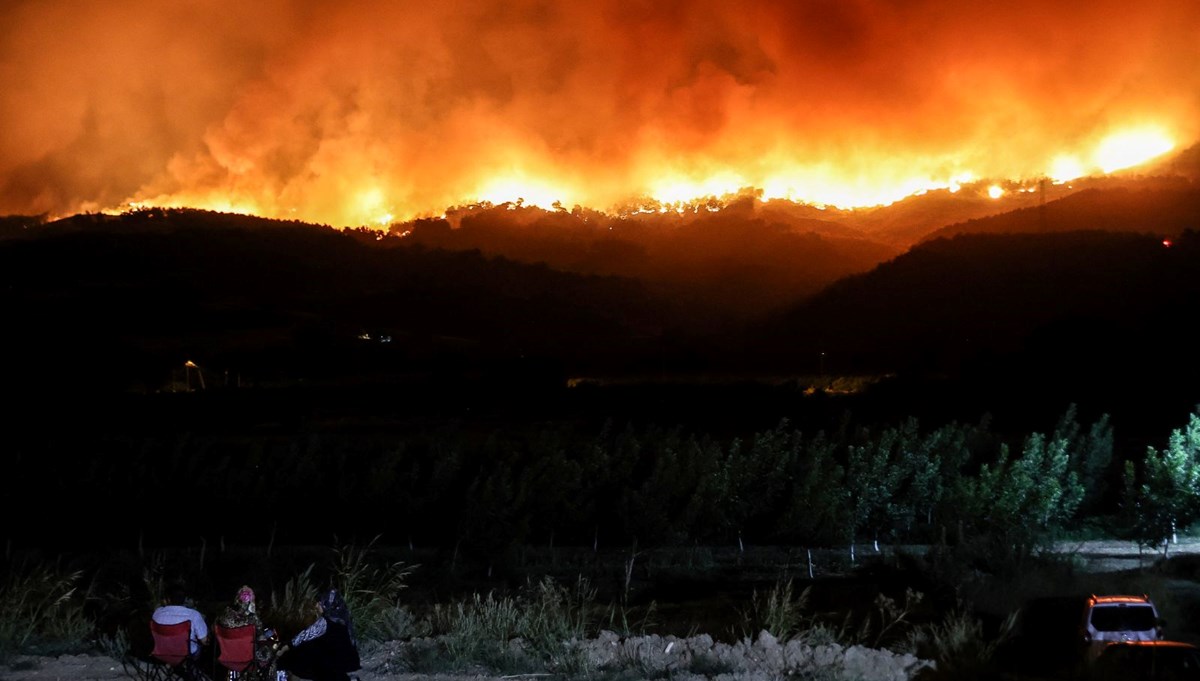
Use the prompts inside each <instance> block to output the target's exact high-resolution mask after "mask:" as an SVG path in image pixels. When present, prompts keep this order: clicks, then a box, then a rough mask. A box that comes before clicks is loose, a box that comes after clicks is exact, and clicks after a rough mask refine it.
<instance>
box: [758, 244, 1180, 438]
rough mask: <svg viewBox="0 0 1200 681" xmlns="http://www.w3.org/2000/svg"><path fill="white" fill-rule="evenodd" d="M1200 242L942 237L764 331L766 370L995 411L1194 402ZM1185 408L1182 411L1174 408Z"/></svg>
mask: <svg viewBox="0 0 1200 681" xmlns="http://www.w3.org/2000/svg"><path fill="white" fill-rule="evenodd" d="M1197 309H1200V235H1198V234H1197V233H1195V232H1185V233H1183V234H1182V235H1180V237H1179V238H1178V239H1177V240H1176V241H1175V242H1174V244H1173V245H1172V246H1170V247H1166V246H1164V245H1163V243H1162V241H1161V239H1160V238H1158V237H1155V236H1150V235H1143V234H1127V233H1113V232H1100V231H1094V232H1074V233H1062V234H1026V235H984V234H980V235H962V236H958V237H954V238H950V239H938V240H935V241H931V242H928V243H926V244H923V245H921V246H918V247H916V248H914V249H913V250H912V251H911V252H909V253H907V254H905V255H903V256H901V257H899V258H896V259H895V260H893V261H890V262H888V263H886V264H884V265H881V266H879V267H878V268H876V269H875V270H873V271H872V272H870V273H867V274H864V275H860V276H855V277H850V278H847V279H845V280H843V281H840V282H838V283H837V284H835V285H833V286H831V287H829V288H828V289H827V290H826V291H824V292H822V293H821V294H820V295H818V296H816V297H815V298H814V299H813V300H811V301H810V302H809V303H808V304H805V305H802V306H800V307H798V308H796V309H795V310H793V311H792V312H791V313H789V314H788V315H785V316H781V317H779V318H777V319H776V320H775V321H774V322H772V323H771V324H768V325H766V326H764V327H761V328H758V329H756V333H755V335H757V336H760V337H762V338H766V339H769V341H767V343H768V344H769V345H770V346H771V350H769V351H766V352H764V353H763V354H762V355H761V358H763V359H764V360H765V361H764V362H763V364H764V365H773V366H775V367H776V368H777V369H778V368H779V367H782V366H786V365H788V364H791V365H792V366H811V364H812V358H813V357H816V356H817V355H818V354H820V353H826V354H825V356H826V357H827V362H828V363H829V365H831V366H833V367H835V369H836V371H840V372H894V373H899V374H901V375H903V376H904V377H906V378H910V379H911V378H915V377H923V378H930V377H937V378H939V379H953V380H955V381H957V382H958V383H956V384H955V385H956V386H957V388H956V389H957V390H963V391H979V392H980V393H981V395H986V399H988V400H990V401H991V402H993V403H995V404H996V405H997V406H999V404H1001V403H1002V402H1011V403H1010V404H1007V406H1008V407H1009V408H1011V409H1013V410H1020V409H1022V408H1028V407H1032V406H1034V404H1035V403H1037V402H1039V401H1043V400H1044V401H1046V402H1049V403H1051V405H1052V406H1049V407H1048V408H1049V409H1051V411H1053V410H1061V408H1062V405H1063V404H1065V403H1066V402H1067V401H1072V400H1074V401H1078V402H1080V403H1081V404H1094V405H1096V406H1097V408H1112V409H1116V408H1118V407H1119V406H1121V407H1124V408H1137V409H1138V410H1139V411H1140V410H1147V411H1148V410H1150V409H1151V407H1150V405H1152V404H1159V403H1160V402H1166V403H1168V404H1171V405H1173V406H1174V409H1176V410H1174V411H1170V414H1169V418H1171V419H1175V420H1178V419H1179V418H1181V417H1182V415H1181V414H1186V413H1187V412H1188V411H1189V410H1190V409H1189V407H1190V405H1189V404H1188V402H1189V401H1193V400H1197V399H1200V394H1197V393H1196V391H1195V390H1194V389H1193V388H1192V386H1194V385H1195V384H1196V379H1197V378H1200V371H1198V370H1197V369H1196V368H1195V367H1194V366H1193V363H1191V362H1189V361H1188V359H1187V358H1188V357H1189V349H1190V347H1191V345H1192V342H1191V333H1190V332H1188V331H1187V330H1186V329H1187V328H1189V325H1188V324H1187V323H1186V320H1187V318H1188V317H1189V316H1190V315H1192V314H1194V312H1195V311H1196V310H1197ZM1179 408H1182V409H1183V411H1182V413H1181V412H1179V411H1177V409H1179Z"/></svg>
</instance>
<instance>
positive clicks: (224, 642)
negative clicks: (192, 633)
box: [213, 624, 265, 681]
mask: <svg viewBox="0 0 1200 681" xmlns="http://www.w3.org/2000/svg"><path fill="white" fill-rule="evenodd" d="M213 634H215V635H216V637H217V646H218V647H219V649H220V650H219V652H218V654H217V662H220V663H221V666H222V667H224V668H225V669H226V671H228V672H229V673H228V674H227V675H226V676H227V677H228V679H229V681H235V680H236V679H243V680H247V681H248V680H249V679H263V678H265V672H264V670H262V669H261V668H260V667H259V666H258V664H257V660H256V659H255V657H254V647H255V645H256V644H257V637H256V635H255V634H256V632H255V627H254V625H253V624H244V625H242V626H240V627H223V626H221V625H219V624H218V625H216V626H214V627H213Z"/></svg>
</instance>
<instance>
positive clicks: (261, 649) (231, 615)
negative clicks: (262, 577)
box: [217, 586, 276, 676]
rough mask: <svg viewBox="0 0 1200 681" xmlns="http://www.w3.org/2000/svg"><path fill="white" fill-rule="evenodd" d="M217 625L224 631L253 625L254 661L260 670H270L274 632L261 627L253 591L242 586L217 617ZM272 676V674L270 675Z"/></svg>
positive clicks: (273, 655) (273, 653) (273, 651)
mask: <svg viewBox="0 0 1200 681" xmlns="http://www.w3.org/2000/svg"><path fill="white" fill-rule="evenodd" d="M217 624H219V625H221V626H222V627H225V628H226V629H233V628H236V627H242V626H246V625H247V624H251V625H254V660H255V663H256V664H257V665H258V667H259V668H260V669H270V668H271V667H272V666H273V665H274V663H275V647H276V646H275V644H276V637H275V632H274V631H273V630H271V629H268V628H266V627H264V626H263V621H262V619H261V618H260V617H259V615H258V606H257V604H256V599H255V597H254V589H251V588H250V587H249V586H243V587H242V588H240V589H238V591H237V594H236V595H235V596H234V597H233V603H231V604H229V605H227V606H226V607H225V610H224V611H222V612H221V614H220V616H218V617H217ZM271 676H273V674H272V675H271Z"/></svg>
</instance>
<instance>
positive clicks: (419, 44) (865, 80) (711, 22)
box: [0, 0, 1200, 227]
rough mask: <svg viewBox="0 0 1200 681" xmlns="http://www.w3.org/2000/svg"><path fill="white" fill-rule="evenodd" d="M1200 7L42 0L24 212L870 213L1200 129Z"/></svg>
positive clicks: (1045, 173)
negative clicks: (769, 206) (755, 205)
mask: <svg viewBox="0 0 1200 681" xmlns="http://www.w3.org/2000/svg"><path fill="white" fill-rule="evenodd" d="M1197 35H1200V3H1196V2H1194V0H1147V2H1143V3H1138V4H1137V5H1136V6H1135V5H1133V4H1130V3H1128V2H1123V1H1118V0H1093V1H1092V2H1089V3H1086V4H1084V3H1065V4H1064V3H1059V4H1054V3H1044V2H1035V1H1034V0H1012V1H1011V2H1009V3H1005V5H1004V6H1002V7H1001V6H995V5H993V4H988V3H952V4H947V3H944V2H940V0H913V1H912V2H905V3H895V2H891V1H890V0H848V1H847V2H838V3H829V2H812V1H810V0H803V1H801V2H794V1H787V2H785V1H783V0H754V2H750V3H748V4H740V5H739V4H736V3H734V4H731V3H728V2H722V1H719V0H689V1H688V2H686V3H647V2H628V1H627V0H595V1H594V2H589V3H550V2H545V1H544V0H516V2H511V1H508V0H506V1H505V2H500V1H499V0H463V1H462V2H455V3H441V4H438V3H432V4H431V3H412V2H408V1H407V0H400V1H399V2H384V1H383V0H353V1H351V2H346V3H336V4H327V3H312V2H309V1H308V0H266V1H265V2H260V3H220V2H217V0H196V1H194V2H187V3H155V2H151V1H150V0H104V1H101V0H36V1H35V0H14V1H13V2H9V3H5V4H4V7H3V8H2V9H0V120H4V121H5V125H4V126H0V214H8V213H19V214H36V213H50V214H56V215H64V214H71V213H75V212H84V211H95V210H116V211H120V210H124V209H127V208H129V207H136V206H162V207H193V208H201V209H207V210H218V211H224V212H242V213H252V214H255V215H260V216H264V217H275V218H284V219H302V220H306V221H311V222H320V223H325V224H330V225H335V226H363V225H365V226H372V227H384V226H387V225H389V224H391V223H393V222H396V221H404V220H410V219H413V218H416V217H426V216H434V215H441V214H443V213H444V212H445V211H447V210H448V209H449V208H452V207H454V206H463V205H471V204H475V203H480V202H486V203H491V204H503V203H510V204H512V205H514V206H516V205H523V206H537V207H541V208H545V209H547V210H559V209H565V208H566V207H571V206H582V207H586V208H588V209H592V210H599V211H603V212H616V213H619V212H621V211H636V210H657V211H666V210H679V209H681V208H682V207H685V206H695V205H701V204H702V205H704V206H706V207H708V208H709V209H714V208H715V207H719V206H720V205H721V204H722V201H723V200H726V199H728V198H730V197H734V196H737V195H740V194H744V193H745V192H746V191H748V190H752V191H755V192H757V193H758V195H759V196H761V197H762V198H764V199H767V200H773V199H780V200H791V201H795V202H798V203H805V204H810V205H815V206H828V207H834V208H840V209H852V208H859V207H870V206H879V205H887V204H890V203H893V202H895V201H898V200H901V199H903V198H905V197H907V196H911V195H914V194H921V193H924V192H930V191H935V190H949V191H956V190H957V189H958V188H959V187H962V186H966V185H974V184H976V183H984V184H983V186H984V187H985V188H986V187H995V188H996V189H994V190H991V191H990V192H989V195H991V196H992V198H1000V197H1002V196H1004V195H1005V194H1006V193H1009V192H1023V191H1027V190H1028V188H1029V187H1032V186H1036V185H1037V184H1038V183H1039V182H1042V181H1043V180H1049V181H1053V182H1068V181H1070V180H1073V179H1076V178H1079V177H1083V176H1088V175H1096V174H1104V173H1114V172H1118V171H1120V170H1121V169H1124V168H1130V167H1136V166H1138V165H1140V164H1143V163H1145V162H1146V161H1148V160H1150V159H1154V158H1157V157H1160V156H1162V155H1163V154H1165V153H1167V152H1168V151H1171V150H1173V149H1178V148H1183V147H1186V146H1190V145H1192V144H1195V143H1196V140H1197V139H1200V99H1198V98H1197V97H1196V96H1195V93H1196V92H1200V72H1198V71H1197V70H1196V69H1195V68H1194V64H1195V63H1196V62H1197V61H1200V41H1198V40H1196V36H1197Z"/></svg>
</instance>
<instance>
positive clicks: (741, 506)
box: [0, 406, 1200, 563]
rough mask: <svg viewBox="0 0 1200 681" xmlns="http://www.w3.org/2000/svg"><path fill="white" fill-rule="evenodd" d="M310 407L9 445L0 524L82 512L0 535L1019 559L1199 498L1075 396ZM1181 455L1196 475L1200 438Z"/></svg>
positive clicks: (93, 540)
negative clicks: (1081, 533) (725, 422)
mask: <svg viewBox="0 0 1200 681" xmlns="http://www.w3.org/2000/svg"><path fill="white" fill-rule="evenodd" d="M264 415H265V412H262V411H259V412H257V413H256V419H262V418H263V416H264ZM313 416H314V415H313V414H307V415H303V416H302V417H297V418H296V419H295V420H294V422H292V421H289V419H288V415H287V414H277V415H276V417H277V418H278V419H279V420H278V422H263V421H261V420H251V421H250V422H246V423H238V421H237V418H236V417H232V418H230V419H227V420H224V421H220V422H214V423H195V424H194V428H193V429H181V428H180V427H179V425H180V424H179V423H178V422H176V423H171V422H168V421H167V419H162V420H161V421H157V420H155V419H148V420H147V421H146V422H145V423H136V424H135V423H133V422H132V421H131V422H130V424H131V427H127V428H122V427H121V426H117V425H110V426H109V427H108V430H106V431H103V432H99V433H95V432H79V431H77V430H73V429H70V428H64V429H61V430H58V431H49V430H47V431H40V432H34V433H29V434H27V435H23V436H21V437H19V438H15V439H14V438H12V437H10V439H9V444H8V445H7V446H6V452H5V454H6V459H7V465H6V471H5V474H6V477H7V479H8V480H20V481H23V482H22V484H20V485H10V486H8V488H7V489H6V492H5V494H4V496H3V503H4V507H3V509H0V510H2V511H3V512H4V513H5V515H6V517H10V518H19V517H21V516H22V515H23V514H28V513H39V514H40V511H37V509H44V508H45V507H46V505H47V504H48V503H50V504H63V503H64V500H69V502H70V506H71V508H74V509H77V512H75V513H71V514H68V515H67V516H66V517H64V518H63V519H62V522H61V523H60V526H59V527H57V528H55V529H54V530H52V531H49V532H47V531H46V530H45V529H43V528H42V527H41V526H34V525H25V524H23V523H20V522H15V523H11V524H9V526H8V527H7V529H6V531H5V533H6V536H7V538H8V539H9V540H10V541H13V542H15V544H16V545H17V546H28V545H33V546H48V547H53V546H63V545H65V546H67V547H77V546H80V545H91V544H97V545H101V546H114V547H115V546H126V547H131V546H134V545H139V546H140V545H142V544H143V543H144V544H145V545H147V546H162V545H179V544H183V545H189V544H190V545H194V544H196V543H198V542H211V543H214V544H215V543H217V542H222V543H224V542H234V543H251V544H258V545H262V544H271V543H281V544H321V543H327V542H329V541H331V540H332V539H333V538H339V539H340V540H341V541H351V540H355V539H357V540H361V541H365V540H367V539H369V538H371V537H373V536H375V535H382V536H383V537H384V538H385V542H386V543H391V544H394V545H405V544H409V543H412V544H414V545H417V546H420V547H426V548H428V547H436V548H439V549H445V550H447V551H455V552H456V553H459V554H460V555H462V556H463V558H464V560H474V561H480V562H485V563H486V562H499V561H503V560H504V559H505V557H506V556H507V555H509V552H510V551H513V550H515V549H518V548H520V547H522V546H564V545H572V546H593V545H597V544H602V545H603V546H605V547H608V548H611V547H614V546H630V545H634V544H636V545H637V546H639V547H655V546H687V545H693V544H701V545H739V544H744V543H750V544H759V545H762V544H772V545H795V546H809V547H822V546H825V547H827V546H844V545H848V544H850V543H851V542H856V543H864V542H871V541H874V540H879V541H882V542H887V543H897V542H898V543H934V542H950V543H962V542H968V541H987V542H998V545H1004V546H1009V547H1013V548H1015V550H1017V551H1018V552H1019V551H1031V550H1033V549H1034V548H1035V547H1037V546H1039V545H1040V544H1041V542H1044V541H1045V540H1046V539H1048V538H1052V537H1055V536H1058V534H1059V533H1061V532H1062V531H1064V530H1067V529H1071V528H1078V527H1080V526H1082V524H1084V523H1087V522H1088V521H1095V520H1098V519H1102V522H1101V523H1100V525H1101V526H1103V527H1104V528H1106V529H1105V531H1106V532H1109V533H1119V532H1120V531H1121V530H1122V529H1124V530H1125V531H1126V532H1128V533H1129V536H1131V537H1133V538H1139V539H1141V538H1143V537H1146V536H1151V535H1153V533H1154V532H1156V531H1162V524H1161V519H1162V518H1166V519H1168V520H1170V521H1172V522H1173V521H1175V520H1177V521H1178V522H1179V523H1180V524H1181V526H1182V525H1183V524H1186V523H1187V522H1190V518H1192V517H1194V514H1195V513H1196V511H1197V510H1198V509H1197V507H1196V505H1195V500H1187V501H1183V500H1178V499H1174V500H1168V501H1162V502H1161V503H1160V504H1159V506H1160V507H1162V508H1163V509H1165V510H1164V511H1162V512H1161V513H1159V515H1158V516H1155V517H1158V518H1160V523H1159V525H1157V526H1154V527H1149V526H1145V525H1144V524H1143V525H1139V524H1138V523H1139V522H1144V521H1145V518H1143V517H1141V515H1139V514H1140V513H1141V512H1142V511H1145V510H1146V509H1149V508H1150V502H1151V501H1154V499H1155V498H1157V497H1155V498H1152V497H1150V496H1147V495H1148V494H1149V492H1145V491H1144V490H1142V487H1141V485H1143V484H1146V485H1147V487H1146V489H1149V490H1151V491H1153V490H1156V489H1158V487H1155V485H1158V486H1159V487H1161V488H1162V489H1169V488H1170V484H1171V482H1172V481H1171V480H1170V479H1168V478H1169V477H1170V476H1171V475H1174V473H1161V472H1160V473H1159V474H1158V475H1159V476H1160V479H1159V481H1158V482H1155V479H1153V478H1152V475H1151V477H1145V476H1144V475H1143V474H1142V473H1141V472H1140V471H1141V467H1142V465H1143V458H1144V457H1145V456H1146V454H1145V451H1140V452H1134V453H1132V454H1129V453H1120V452H1118V451H1116V450H1115V447H1114V442H1115V440H1114V436H1113V427H1112V424H1111V422H1110V421H1109V419H1108V417H1107V416H1101V417H1099V418H1098V419H1096V420H1095V421H1094V422H1092V423H1086V422H1085V423H1080V422H1079V420H1078V417H1077V412H1076V410H1075V408H1074V407H1073V406H1071V407H1069V408H1068V409H1067V410H1066V411H1065V413H1064V414H1063V415H1062V416H1061V417H1060V418H1059V419H1058V422H1057V424H1056V425H1055V426H1054V428H1053V429H1050V430H1048V431H1041V432H1032V433H1027V434H1025V435H1023V436H1020V437H1013V436H1011V435H1006V434H1004V433H1002V432H1000V431H997V430H995V429H993V428H992V426H991V422H990V419H989V418H986V417H985V418H984V419H982V420H980V421H979V422H977V423H961V422H949V423H946V424H943V425H939V426H936V427H925V428H923V427H921V425H920V423H919V421H918V420H917V419H916V418H909V419H904V420H902V421H900V422H897V423H895V424H893V425H871V424H865V423H857V422H855V421H854V420H853V419H851V418H849V416H848V415H847V417H846V418H845V419H843V420H842V421H841V422H840V424H839V423H834V424H833V425H832V426H831V427H830V428H829V429H824V428H816V429H812V430H805V429H802V428H799V427H797V426H796V425H794V424H793V423H791V422H790V421H788V420H783V421H781V422H779V423H778V424H776V425H775V426H773V427H770V428H766V429H761V430H755V431H753V432H751V433H747V434H744V435H713V434H712V433H710V432H706V431H705V430H703V429H691V428H683V427H678V426H675V427H666V426H661V425H656V424H653V423H642V424H636V423H634V422H625V423H620V422H616V421H612V420H609V421H607V422H604V423H600V424H596V423H586V422H583V421H579V420H576V421H570V420H560V421H557V422H552V423H551V422H544V421H538V420H529V421H524V422H520V421H516V420H509V421H505V422H500V423H488V422H486V421H474V422H472V421H469V420H466V419H454V418H446V419H438V420H434V419H414V420H413V421H412V422H410V423H407V424H398V423H393V424H391V425H390V427H387V428H381V427H380V426H379V424H377V423H374V422H372V421H370V420H364V421H360V422H353V423H340V422H337V421H334V422H332V423H330V422H324V421H323V420H322V419H320V418H314V417H313ZM175 418H180V416H179V415H178V414H177V415H176V416H175ZM1198 423H1200V422H1196V421H1195V420H1193V424H1190V425H1188V429H1189V432H1190V430H1191V429H1200V426H1198V425H1197V424H1198ZM1183 426H1184V424H1180V426H1179V430H1180V431H1181V432H1182V430H1183ZM1198 432H1200V430H1198ZM1162 439H1163V441H1164V442H1165V441H1166V440H1167V439H1168V438H1167V434H1166V433H1164V434H1163V438H1162ZM1181 446H1182V445H1181ZM1151 449H1152V450H1153V449H1154V448H1151ZM1185 449H1186V451H1185V452H1184V453H1183V454H1182V455H1181V456H1183V457H1184V458H1185V459H1187V460H1188V461H1191V462H1192V463H1191V464H1190V465H1191V466H1193V469H1194V467H1195V466H1196V464H1195V461H1196V458H1197V455H1198V452H1197V451H1193V450H1197V449H1200V442H1190V441H1189V444H1187V445H1186V447H1185ZM1126 461H1128V462H1129V464H1128V465H1129V466H1131V468H1129V469H1128V472H1127V471H1126V468H1125V466H1126ZM1193 469H1189V470H1193ZM1151 474H1154V472H1153V471H1151ZM1127 475H1131V476H1132V477H1127ZM1164 475H1165V476H1167V477H1162V476H1164ZM1155 493H1156V494H1157V492H1155ZM1164 498H1165V497H1164ZM1189 499H1190V498H1189ZM1135 502H1136V503H1135ZM1155 503H1158V502H1155ZM1135 507H1136V508H1138V509H1141V510H1142V511H1139V512H1133V511H1132V510H1131V509H1134V508H1135ZM1114 518H1116V519H1117V520H1114ZM1154 538H1155V537H1153V536H1151V539H1154Z"/></svg>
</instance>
